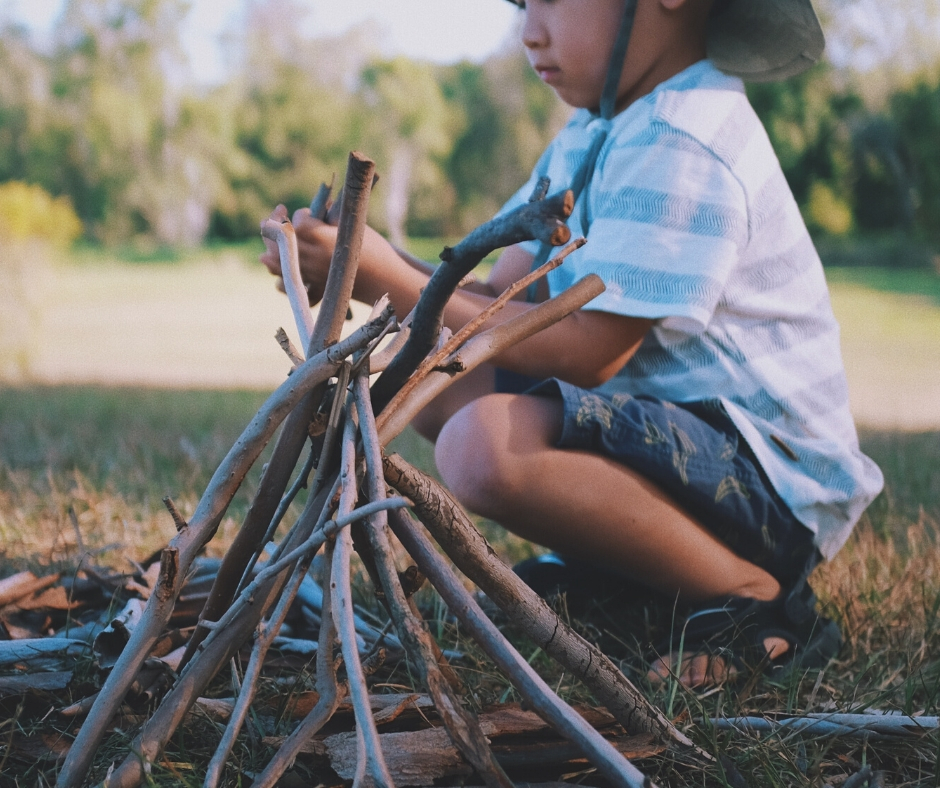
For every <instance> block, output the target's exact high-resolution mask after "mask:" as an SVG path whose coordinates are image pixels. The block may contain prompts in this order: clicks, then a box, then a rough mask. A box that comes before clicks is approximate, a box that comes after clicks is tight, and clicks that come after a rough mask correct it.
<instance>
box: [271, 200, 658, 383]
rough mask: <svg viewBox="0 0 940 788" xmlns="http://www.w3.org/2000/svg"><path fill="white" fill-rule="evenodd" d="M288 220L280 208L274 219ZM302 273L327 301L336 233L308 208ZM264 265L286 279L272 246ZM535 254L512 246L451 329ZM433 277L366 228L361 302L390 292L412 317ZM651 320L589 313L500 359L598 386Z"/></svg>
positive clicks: (301, 219)
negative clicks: (315, 217) (328, 276)
mask: <svg viewBox="0 0 940 788" xmlns="http://www.w3.org/2000/svg"><path fill="white" fill-rule="evenodd" d="M286 216H287V212H286V210H285V209H284V208H283V206H278V208H277V209H275V212H274V213H273V214H272V218H276V219H278V220H283V219H285V218H286ZM293 224H294V229H295V230H296V232H297V243H298V249H299V252H300V264H301V266H300V267H301V274H302V275H303V278H304V281H305V282H306V283H307V285H308V286H309V289H310V297H311V302H312V303H316V302H317V301H319V299H320V298H321V297H322V294H323V288H324V286H325V284H326V275H327V272H328V271H329V265H330V259H331V257H332V254H333V248H334V246H335V245H336V228H335V227H332V226H330V225H328V224H325V223H324V222H321V221H318V220H316V219H313V218H312V217H311V216H310V213H309V211H308V210H307V209H301V210H299V211H297V212H296V213H295V214H294V217H293ZM261 261H262V263H264V264H265V266H267V268H268V269H269V270H270V271H271V272H272V273H275V274H279V273H280V266H279V262H278V256H277V251H276V249H272V248H271V247H270V246H269V247H268V248H267V250H266V251H265V253H264V254H263V255H262V256H261ZM531 263H532V256H531V255H530V254H528V253H527V252H525V251H523V250H522V249H521V248H519V247H510V248H508V249H507V250H506V251H504V252H503V254H502V255H501V256H500V258H499V260H498V261H497V263H496V264H495V265H494V266H493V271H492V273H491V275H490V278H489V280H488V281H487V282H477V283H474V284H472V285H469V286H467V287H464V288H461V289H460V290H459V291H458V292H457V293H455V294H454V296H453V297H452V298H451V300H450V301H449V302H448V305H447V308H446V310H445V312H444V324H445V325H446V326H447V327H448V328H450V329H451V330H453V331H456V330H457V329H459V328H460V327H461V326H463V325H464V324H465V323H467V322H469V321H470V320H472V319H473V318H474V317H476V316H477V315H478V314H479V313H480V312H481V311H482V310H483V309H485V308H486V307H487V306H488V305H489V304H490V303H491V302H492V301H493V299H494V298H495V297H496V296H497V295H499V293H501V292H502V291H503V290H504V289H505V288H506V287H507V286H508V285H509V284H510V283H512V282H514V281H516V280H517V279H519V278H520V277H522V276H523V275H524V274H526V273H528V270H529V266H530V265H531ZM429 276H430V274H429V272H425V271H424V270H420V269H419V267H417V266H413V265H411V264H409V263H408V262H407V261H405V260H403V259H402V258H401V256H399V255H398V253H397V252H396V251H395V249H394V248H393V247H392V245H391V244H390V243H389V242H388V241H386V240H385V239H384V238H383V237H382V236H381V235H379V234H378V233H377V232H375V231H374V230H372V229H371V228H366V234H365V237H364V239H363V244H362V254H361V255H360V259H359V270H358V273H357V276H356V282H355V285H354V288H353V297H354V298H355V299H356V300H358V301H363V302H364V303H367V304H371V303H375V301H377V300H378V299H379V298H381V297H382V296H383V295H385V294H386V293H387V294H388V296H389V299H390V300H391V302H392V305H393V306H394V307H395V312H396V313H397V314H398V315H400V316H404V315H407V314H408V313H409V312H410V311H411V310H412V308H414V305H415V303H417V300H418V298H419V296H420V294H421V290H422V288H424V286H425V285H426V284H427V282H428V279H429ZM533 306H534V305H533V304H528V303H525V302H523V301H512V302H510V303H509V304H507V305H506V306H505V307H504V308H503V309H502V310H501V311H500V312H499V313H498V314H497V315H496V316H495V317H494V318H493V319H492V320H491V321H490V322H489V323H488V324H487V325H485V326H484V328H487V327H489V326H492V325H495V324H497V323H502V322H505V321H507V320H509V319H511V318H513V317H516V316H517V315H520V314H522V313H523V312H525V311H527V310H529V309H531V308H532V307H533ZM650 325H651V321H649V320H645V319H640V318H632V317H627V316H624V315H615V314H611V313H607V312H597V311H589V310H581V311H578V312H575V313H574V314H572V315H569V316H568V317H566V318H565V319H564V320H562V321H561V322H559V323H557V324H555V325H554V326H551V327H550V328H548V329H546V330H545V331H542V332H540V333H538V334H536V335H535V336H533V337H530V338H529V339H527V340H525V341H524V342H521V343H519V344H518V345H516V346H515V347H513V348H510V349H509V350H507V351H506V352H505V353H503V354H501V355H500V356H498V357H497V358H496V359H494V363H496V364H497V365H498V366H502V367H505V368H506V369H510V370H512V371H514V372H519V373H522V374H526V375H531V376H533V377H538V378H543V377H558V378H561V379H563V380H567V381H569V382H571V383H574V384H576V385H580V386H584V387H592V386H597V385H600V384H601V383H603V382H604V381H605V380H607V379H608V378H609V377H611V376H612V375H613V374H615V373H616V372H617V371H618V370H619V369H620V368H621V367H622V366H623V365H624V364H625V363H626V362H627V361H628V360H629V358H630V356H632V355H633V353H634V352H635V350H636V348H637V347H639V344H640V342H641V341H642V340H643V337H644V336H646V332H647V331H648V330H649V326H650Z"/></svg>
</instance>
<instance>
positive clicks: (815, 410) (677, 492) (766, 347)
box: [262, 0, 882, 686]
mask: <svg viewBox="0 0 940 788" xmlns="http://www.w3.org/2000/svg"><path fill="white" fill-rule="evenodd" d="M519 5H520V7H521V8H522V9H523V10H522V14H523V15H524V20H523V24H522V28H521V38H522V43H523V45H524V47H525V49H526V53H527V55H528V58H529V61H530V63H531V64H532V66H533V68H534V69H535V70H536V71H537V72H538V74H539V76H540V77H541V78H542V79H543V80H544V81H545V82H546V83H547V84H549V85H550V86H551V87H552V88H553V89H554V90H555V91H556V93H557V94H558V95H559V97H561V99H562V100H564V101H565V102H566V103H568V104H570V105H571V106H572V107H575V108H577V109H578V112H576V113H575V115H574V116H573V118H572V120H571V122H570V123H569V124H568V126H566V127H565V129H563V130H562V132H561V133H560V134H559V135H558V137H556V139H555V140H554V141H553V143H552V144H551V146H550V147H549V148H548V150H547V151H546V153H545V154H544V155H543V157H542V159H541V160H540V162H539V164H538V165H537V167H536V170H535V172H534V173H533V176H532V178H533V180H532V182H530V183H528V184H526V185H525V186H523V187H522V188H521V189H520V191H519V192H518V193H517V195H516V196H515V197H514V198H513V199H512V200H510V202H509V203H508V204H507V208H511V207H514V206H515V205H517V204H519V203H520V202H521V201H522V200H525V199H526V198H527V196H528V194H529V193H531V190H532V185H533V183H534V179H535V178H537V177H538V176H540V175H546V174H547V175H548V176H550V178H551V181H552V188H553V190H556V189H559V188H564V187H565V186H568V185H569V184H572V183H575V182H577V181H578V179H579V177H580V178H581V179H582V180H584V179H585V178H586V180H587V186H586V187H585V188H584V189H583V190H582V191H581V193H580V196H579V198H578V201H577V203H576V205H575V210H574V213H573V214H572V217H571V220H570V221H569V224H570V226H571V228H572V231H573V234H574V236H575V237H576V236H578V235H579V234H583V235H586V237H587V238H588V244H587V245H586V246H585V247H584V248H583V249H581V250H579V251H578V252H576V253H575V254H573V255H571V256H570V257H569V258H568V260H566V262H565V263H564V265H562V266H561V267H560V268H559V269H557V270H556V271H554V272H552V274H550V275H549V277H548V280H547V284H546V283H543V284H542V286H541V292H540V293H539V294H538V295H537V298H538V299H542V298H545V297H547V296H548V295H549V293H551V294H552V295H554V294H556V293H557V292H559V291H561V290H563V289H565V287H567V286H568V285H570V284H571V283H573V282H574V281H576V280H577V279H579V278H580V277H581V276H583V275H584V274H585V273H587V272H588V271H594V272H595V273H597V274H599V275H600V276H601V278H602V279H603V280H604V281H605V284H606V285H607V291H606V292H605V293H604V294H603V295H602V296H600V297H599V298H597V299H595V301H593V302H591V303H590V304H589V305H587V306H586V307H585V308H584V309H582V310H580V311H578V312H576V313H575V314H573V315H571V316H570V317H568V318H566V319H565V320H563V321H562V322H561V323H559V324H557V325H555V326H553V327H552V328H550V329H548V330H546V331H544V332H542V333H541V334H539V335H536V336H535V337H532V338H531V339H529V340H527V341H525V342H524V343H521V344H519V345H518V346H517V347H515V348H512V349H511V350H509V351H507V352H506V353H505V354H503V355H502V356H500V357H499V358H498V359H496V361H497V363H498V365H499V367H500V368H501V370H496V369H494V368H492V367H488V368H482V369H478V370H476V371H475V372H474V374H473V375H471V376H468V377H467V378H466V379H465V380H464V381H462V383H461V384H460V385H455V386H453V387H451V388H450V389H449V390H448V391H446V392H445V393H444V394H442V395H441V396H440V397H439V398H438V400H436V401H435V402H434V403H433V404H432V405H431V406H429V407H428V408H427V409H426V410H425V412H424V413H422V414H421V416H420V418H419V419H418V420H417V423H416V425H415V426H416V427H417V428H418V430H419V431H420V432H421V433H422V434H424V435H425V436H426V437H428V438H430V439H431V440H432V441H435V443H436V448H435V458H436V461H437V465H438V469H439V471H440V473H441V476H442V478H443V480H444V481H445V483H446V484H447V485H448V487H449V488H450V489H451V491H452V492H453V493H454V494H455V495H456V497H457V498H458V499H459V500H460V501H461V502H462V503H463V504H464V505H465V506H466V507H467V508H469V509H471V510H472V511H474V512H476V513H478V514H481V515H483V516H486V517H489V518H491V519H493V520H496V521H497V522H499V523H501V524H502V525H504V526H505V527H506V528H508V529H510V530H511V531H513V532H515V533H517V534H519V535H521V536H523V537H525V538H527V539H530V540H532V541H534V542H537V543H539V544H542V545H545V546H547V547H549V548H551V549H553V550H555V551H557V552H558V553H560V554H561V555H564V556H566V557H570V558H572V559H576V560H578V561H580V562H588V564H589V565H592V566H598V567H605V568H610V569H612V570H615V571H616V572H618V573H620V574H622V575H625V576H627V577H629V578H632V579H633V580H636V581H638V582H640V583H642V584H644V585H646V586H648V587H650V588H652V589H654V590H656V591H659V592H661V593H663V594H666V595H668V596H669V597H671V598H674V599H675V598H678V599H679V600H681V601H682V602H684V603H689V604H690V605H693V606H698V609H696V610H694V612H693V613H692V614H691V615H690V616H689V617H688V619H687V620H686V621H685V622H684V623H683V625H682V628H681V629H680V630H679V632H678V633H677V634H681V635H682V636H683V637H684V653H685V654H686V655H691V656H686V657H685V658H683V660H682V662H681V664H674V660H673V656H672V654H670V653H667V652H669V651H670V650H671V651H675V647H674V646H673V645H671V644H672V643H673V642H675V643H678V639H676V640H675V641H672V640H671V641H670V645H667V646H666V647H665V648H664V649H663V650H662V651H661V653H663V654H664V656H663V657H662V658H660V659H659V660H657V661H656V662H654V663H653V665H652V666H651V673H650V676H651V678H654V679H655V678H657V677H664V676H666V675H667V674H668V673H669V671H673V670H674V671H675V672H676V673H678V674H679V676H680V679H681V681H682V682H683V683H685V684H687V685H690V686H700V685H703V684H708V683H714V682H716V681H720V680H722V679H723V678H724V677H726V676H727V675H728V674H730V673H733V672H734V671H735V670H736V669H737V668H738V667H739V666H740V664H741V663H742V662H743V661H744V659H745V657H746V658H748V659H749V660H755V659H762V660H763V661H765V663H766V662H769V663H770V664H773V665H782V664H785V663H787V662H788V661H791V660H792V659H794V658H797V659H801V661H802V663H803V664H807V665H812V664H819V663H822V662H825V661H826V660H828V659H829V658H831V657H832V656H834V654H835V653H836V652H837V650H838V647H839V644H840V636H839V633H838V630H837V628H836V627H835V625H834V624H833V623H832V622H829V621H828V620H826V619H823V618H821V617H819V616H817V614H816V612H815V610H814V609H813V606H814V602H815V600H814V599H813V598H812V595H811V592H810V591H809V589H808V586H806V584H805V579H806V575H807V574H808V571H809V570H810V569H811V568H812V566H813V565H814V564H815V562H816V561H817V560H818V558H817V556H818V555H819V554H821V555H822V556H823V557H826V558H831V557H832V555H834V553H835V552H836V551H837V550H838V549H839V547H840V546H841V545H842V544H843V543H844V541H845V540H846V539H847V538H848V535H849V533H850V532H851V529H852V527H853V525H854V523H855V522H856V520H857V519H858V517H859V516H860V514H861V512H862V511H863V510H864V508H865V507H866V506H867V505H868V503H869V502H870V501H871V500H872V498H873V497H874V496H875V495H876V494H877V493H878V491H879V490H880V488H881V484H882V480H881V475H880V472H879V471H878V469H877V468H876V467H875V465H874V464H873V463H872V462H871V461H870V460H869V459H868V458H866V457H864V456H863V455H862V454H861V453H860V452H859V450H858V443H857V438H856V435H855V429H854V426H853V424H852V421H851V417H850V416H849V413H848V401H847V392H846V387H845V378H844V373H843V371H842V362H841V358H840V355H839V346H838V328H837V326H836V324H835V321H834V319H833V316H832V313H831V309H830V307H829V301H828V293H827V291H826V286H825V280H824V277H823V273H822V268H821V265H820V263H819V259H818V257H817V255H816V253H815V250H814V249H813V247H812V243H811V241H810V239H809V236H808V234H807V232H806V229H805V227H804V225H803V223H802V220H801V218H800V215H799V212H798V210H797V208H796V205H795V203H794V201H793V198H792V196H791V195H790V192H789V189H788V187H787V185H786V182H785V180H784V178H783V175H782V173H781V171H780V169H779V165H778V164H777V161H776V158H775V156H774V154H773V152H772V150H771V148H770V145H769V142H768V141H767V138H766V135H765V134H764V132H763V129H762V128H761V127H760V124H759V122H758V120H757V118H756V116H755V115H754V113H753V110H752V109H751V108H750V106H749V105H748V103H747V99H746V97H745V95H744V92H743V86H742V84H741V81H740V79H739V78H738V77H735V76H729V75H727V74H726V73H722V71H719V70H718V68H716V65H715V64H716V63H717V64H718V65H720V66H721V67H722V68H723V69H724V70H725V71H726V72H732V73H737V74H742V73H743V74H746V75H749V76H753V77H755V78H760V79H768V78H778V77H784V76H788V75H790V74H792V73H796V72H798V71H800V70H802V69H803V68H805V66H807V65H809V64H810V63H811V62H812V60H813V59H815V57H817V56H818V55H819V53H820V52H821V49H822V35H821V31H819V28H818V22H817V21H816V18H815V14H814V13H813V11H812V8H811V6H810V5H809V0H730V2H729V0H717V4H716V5H715V6H714V7H713V5H712V2H711V0H527V2H519ZM618 40H619V41H629V45H628V46H627V47H626V50H625V55H623V54H622V50H621V49H618V47H617V46H615V45H616V44H617V42H618ZM709 57H711V58H712V59H711V60H710V59H709ZM608 72H609V73H610V75H611V78H609V79H608V78H607V75H608ZM599 109H600V117H599V116H598V110H599ZM592 142H596V143H597V145H595V146H594V149H595V150H596V151H597V154H596V156H592V155H590V153H589V151H590V150H591V148H592ZM598 146H599V147H598ZM284 215H285V211H284V209H283V207H282V206H279V207H278V209H277V210H276V211H275V216H277V217H281V218H283V217H284ZM294 224H295V226H296V227H297V231H298V238H299V241H300V247H301V259H302V269H303V273H304V277H305V279H306V280H307V281H308V282H309V284H310V286H311V293H312V300H314V301H316V300H317V299H318V297H319V293H321V292H322V287H323V284H324V282H325V278H326V271H327V266H328V262H329V258H330V254H331V253H332V248H333V245H334V243H335V229H334V228H332V227H329V226H327V225H325V224H323V223H321V222H317V221H314V220H312V219H310V218H309V216H307V215H306V214H304V213H303V212H299V213H298V214H295V216H294ZM537 254H538V249H537V248H536V247H535V246H533V245H532V244H522V245H519V246H515V247H511V248H509V249H507V250H505V251H504V252H503V254H502V255H501V257H500V259H499V261H498V262H497V263H496V265H495V266H494V268H493V272H492V275H491V276H490V278H489V281H488V282H486V283H476V284H473V285H469V286H467V287H465V288H463V289H462V290H461V291H460V292H458V293H457V295H456V296H455V297H454V298H453V299H452V301H451V303H450V305H449V306H448V309H447V311H446V314H445V323H446V324H447V325H448V326H449V327H450V328H452V329H457V328H458V327H459V326H461V325H463V324H464V323H465V322H467V321H468V320H469V319H470V318H471V317H473V316H474V315H476V314H477V313H478V312H479V311H480V310H481V309H482V308H483V307H484V306H485V305H486V304H487V303H489V302H490V301H491V300H492V299H493V298H494V297H495V296H496V295H498V294H499V293H500V292H501V291H502V290H503V289H504V288H505V287H506V286H507V285H508V284H509V283H510V282H512V281H515V280H516V279H518V278H519V277H520V276H522V275H523V274H524V273H526V272H527V271H528V270H529V268H530V266H531V265H532V262H533V259H534V258H535V257H536V255H537ZM262 261H263V262H264V263H265V264H266V265H267V266H268V267H269V268H270V269H271V270H272V272H275V273H277V271H278V270H279V269H278V265H277V256H276V253H274V252H273V251H272V250H270V249H269V250H268V251H267V252H266V253H265V254H264V255H263V257H262ZM427 278H428V272H427V270H424V269H422V268H420V267H417V266H414V265H413V264H409V263H406V262H404V261H403V260H402V258H401V257H399V256H398V254H397V253H396V252H395V251H394V249H392V247H391V246H390V245H389V244H388V243H387V242H386V241H384V240H383V239H382V238H381V237H380V236H379V235H378V234H376V233H374V232H371V231H370V232H369V233H368V234H367V237H366V240H365V242H364V246H363V253H362V257H361V260H360V268H359V276H358V279H357V282H356V291H355V297H356V298H357V299H359V300H362V301H365V302H367V303H371V302H373V301H375V300H376V299H377V298H379V297H380V296H381V295H382V294H384V293H388V294H389V296H390V298H391V300H392V303H393V304H394V306H395V308H396V311H397V312H398V313H399V314H402V315H404V314H407V312H408V311H409V310H410V309H411V308H412V306H413V305H414V303H415V301H416V300H417V298H418V295H419V293H420V290H421V288H422V287H423V285H424V284H425V283H426V282H427ZM529 308H531V306H530V305H529V304H527V303H525V302H523V301H514V302H513V303H512V304H510V305H509V307H507V308H506V309H505V310H504V311H503V312H502V314H501V315H500V317H499V318H497V319H498V320H506V319H508V318H510V317H512V316H514V315H516V314H519V313H520V312H522V311H524V310H526V309H529ZM504 371H508V372H509V373H511V374H509V375H507V374H506V373H505V372H504ZM513 375H515V376H519V375H522V376H526V377H527V378H533V379H535V380H542V381H544V382H542V383H541V384H539V385H538V386H536V387H535V388H532V389H528V390H526V393H516V392H518V391H520V390H525V389H524V388H523V389H520V388H519V387H518V386H517V385H516V383H514V382H513ZM515 380H518V377H516V378H515ZM559 561H560V562H562V563H563V559H559Z"/></svg>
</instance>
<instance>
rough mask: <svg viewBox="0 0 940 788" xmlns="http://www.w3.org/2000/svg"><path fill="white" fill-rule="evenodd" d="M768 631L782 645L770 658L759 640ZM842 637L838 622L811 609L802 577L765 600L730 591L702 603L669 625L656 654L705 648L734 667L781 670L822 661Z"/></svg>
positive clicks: (813, 601) (830, 655)
mask: <svg viewBox="0 0 940 788" xmlns="http://www.w3.org/2000/svg"><path fill="white" fill-rule="evenodd" d="M772 637H776V638H780V639H781V640H784V641H785V642H786V643H787V646H788V648H787V650H786V651H785V652H783V653H782V654H781V655H780V656H779V657H776V658H774V657H772V656H771V655H770V654H768V653H767V649H766V647H765V646H764V640H765V639H766V638H772ZM842 642H843V640H842V633H841V632H840V631H839V627H838V625H837V624H836V623H835V622H834V621H832V620H831V619H828V618H825V617H824V616H821V615H819V614H818V613H817V612H816V596H815V594H814V593H813V591H812V589H811V588H810V587H809V584H808V583H805V582H803V583H800V584H799V585H798V586H797V587H796V588H794V589H791V590H790V591H789V592H788V593H786V594H781V595H780V596H779V597H778V598H777V599H775V600H772V601H770V602H762V601H760V600H757V599H751V598H748V597H734V596H732V597H724V598H722V599H716V600H713V601H711V602H708V603H705V604H704V605H703V606H702V607H701V608H699V609H698V610H695V611H694V612H692V613H691V614H689V616H688V617H687V618H686V619H685V621H684V623H683V624H682V625H681V626H678V627H676V629H674V630H673V632H672V634H671V636H670V638H669V641H668V642H667V643H665V644H663V645H662V646H661V648H659V649H657V654H656V656H657V657H661V656H663V655H666V654H672V655H677V654H679V653H680V651H681V652H682V654H684V655H685V656H693V655H697V654H708V655H709V656H714V657H722V658H723V659H724V660H725V662H726V663H727V664H728V665H730V666H732V667H733V668H735V669H736V670H737V671H744V670H747V669H751V670H753V669H757V668H762V669H763V670H764V672H765V673H768V674H771V675H775V674H776V675H782V673H781V672H787V671H790V670H793V669H798V668H821V667H824V666H825V665H826V664H827V663H828V662H829V661H830V660H831V659H833V658H834V657H836V656H837V655H838V653H839V650H840V649H841V648H842ZM684 658H685V657H681V659H684Z"/></svg>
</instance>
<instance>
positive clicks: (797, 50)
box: [510, 0, 826, 82]
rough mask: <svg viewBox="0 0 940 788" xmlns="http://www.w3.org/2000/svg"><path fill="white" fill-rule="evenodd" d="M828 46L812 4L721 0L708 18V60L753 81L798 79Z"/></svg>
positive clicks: (514, 0) (805, 1) (795, 0)
mask: <svg viewBox="0 0 940 788" xmlns="http://www.w3.org/2000/svg"><path fill="white" fill-rule="evenodd" d="M510 2H512V3H515V4H516V5H521V3H520V2H519V0H510ZM628 5H632V3H630V4H628ZM631 13H632V12H631ZM628 16H629V13H628ZM825 45H826V40H825V38H824V36H823V31H822V27H820V24H819V19H818V18H817V16H816V12H815V11H814V10H813V4H812V2H811V0H715V5H714V7H713V8H712V13H711V16H710V17H709V20H708V57H709V58H711V60H712V62H713V63H714V64H715V65H716V66H717V67H718V68H720V69H721V70H722V71H724V72H725V73H726V74H732V75H733V76H736V77H741V78H742V79H746V80H748V81H749V82H772V81H774V80H778V79H786V78H787V77H792V76H795V75H796V74H799V73H801V72H803V71H805V70H806V69H808V68H809V67H810V66H812V65H813V64H814V63H815V62H816V61H817V60H819V57H820V55H822V51H823V48H824V47H825Z"/></svg>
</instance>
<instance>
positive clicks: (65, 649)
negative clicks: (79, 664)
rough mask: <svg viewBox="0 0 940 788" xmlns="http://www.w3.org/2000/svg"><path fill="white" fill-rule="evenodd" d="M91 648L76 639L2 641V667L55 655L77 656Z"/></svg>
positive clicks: (0, 655)
mask: <svg viewBox="0 0 940 788" xmlns="http://www.w3.org/2000/svg"><path fill="white" fill-rule="evenodd" d="M89 648H91V646H90V645H89V644H88V643H86V642H85V641H84V640H76V639H74V638H24V639H23V640H0V665H11V664H13V663H15V662H29V661H30V660H33V659H39V658H41V657H50V656H53V655H62V656H76V655H78V654H83V653H85V652H87V651H88V650H89Z"/></svg>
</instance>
